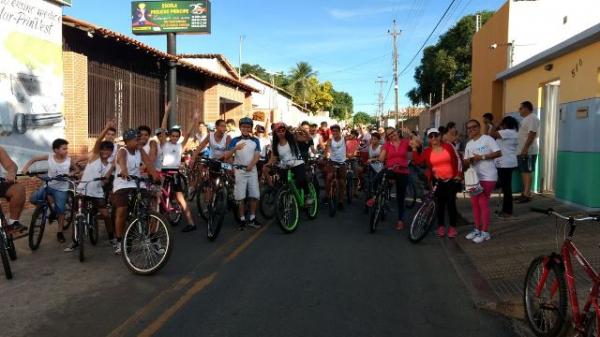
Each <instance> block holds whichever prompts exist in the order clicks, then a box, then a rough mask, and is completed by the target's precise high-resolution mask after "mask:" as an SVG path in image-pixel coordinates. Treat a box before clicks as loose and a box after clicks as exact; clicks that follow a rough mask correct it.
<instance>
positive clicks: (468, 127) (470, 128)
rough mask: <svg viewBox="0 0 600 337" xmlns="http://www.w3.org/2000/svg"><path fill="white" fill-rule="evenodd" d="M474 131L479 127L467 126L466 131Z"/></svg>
mask: <svg viewBox="0 0 600 337" xmlns="http://www.w3.org/2000/svg"><path fill="white" fill-rule="evenodd" d="M475 129H479V125H471V126H467V130H475Z"/></svg>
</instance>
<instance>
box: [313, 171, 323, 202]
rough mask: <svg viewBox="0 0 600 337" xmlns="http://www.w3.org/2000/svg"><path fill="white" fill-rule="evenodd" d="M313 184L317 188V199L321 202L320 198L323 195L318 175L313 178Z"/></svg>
mask: <svg viewBox="0 0 600 337" xmlns="http://www.w3.org/2000/svg"><path fill="white" fill-rule="evenodd" d="M312 184H313V186H314V187H315V192H316V194H317V195H316V198H317V200H320V199H319V197H320V194H321V185H320V183H319V178H318V177H317V175H316V174H315V175H313V177H312Z"/></svg>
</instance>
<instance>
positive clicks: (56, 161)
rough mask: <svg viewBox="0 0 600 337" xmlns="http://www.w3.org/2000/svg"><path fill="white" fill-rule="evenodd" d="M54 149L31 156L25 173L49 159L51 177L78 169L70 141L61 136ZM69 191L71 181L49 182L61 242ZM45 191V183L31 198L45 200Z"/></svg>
mask: <svg viewBox="0 0 600 337" xmlns="http://www.w3.org/2000/svg"><path fill="white" fill-rule="evenodd" d="M52 151H53V152H52V153H50V154H45V155H41V156H37V157H33V158H31V159H30V160H29V161H28V162H27V164H25V166H23V174H27V173H28V172H29V168H30V167H31V165H32V164H34V163H37V162H40V161H47V165H48V177H50V178H53V177H56V176H59V175H63V174H66V175H69V174H70V173H71V171H77V167H76V165H75V163H76V160H74V159H73V160H71V157H69V142H68V141H66V140H64V139H61V138H58V139H55V140H54V141H53V142H52ZM68 191H69V183H68V182H66V181H57V180H53V181H51V182H49V183H48V190H47V192H48V195H47V197H50V198H49V199H51V200H50V205H51V207H50V209H51V210H54V214H55V215H56V216H57V218H58V228H57V233H56V238H57V240H58V241H59V242H60V243H63V242H65V236H64V234H63V227H64V225H65V211H66V205H67V199H68V193H69V192H68ZM45 193H46V191H45V185H43V186H42V187H41V188H40V189H38V190H37V191H35V192H34V193H33V194H32V195H31V197H30V199H29V200H30V201H31V203H33V204H36V203H40V202H43V201H44V195H45Z"/></svg>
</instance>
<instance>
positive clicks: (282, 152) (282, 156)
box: [277, 143, 304, 168]
mask: <svg viewBox="0 0 600 337" xmlns="http://www.w3.org/2000/svg"><path fill="white" fill-rule="evenodd" d="M277 151H278V152H279V167H281V168H288V167H296V166H298V165H302V164H304V161H303V160H302V159H298V157H296V156H294V153H293V152H292V148H291V147H290V143H285V145H280V144H277Z"/></svg>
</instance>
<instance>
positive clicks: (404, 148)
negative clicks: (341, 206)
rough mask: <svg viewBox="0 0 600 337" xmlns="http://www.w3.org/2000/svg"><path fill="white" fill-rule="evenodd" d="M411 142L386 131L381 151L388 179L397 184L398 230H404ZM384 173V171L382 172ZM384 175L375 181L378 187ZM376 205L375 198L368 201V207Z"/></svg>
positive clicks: (380, 158)
mask: <svg viewBox="0 0 600 337" xmlns="http://www.w3.org/2000/svg"><path fill="white" fill-rule="evenodd" d="M410 144H411V141H410V139H408V138H404V139H402V138H400V135H399V134H398V131H396V129H392V128H390V129H388V130H387V131H386V137H385V144H383V146H382V149H381V154H380V155H379V161H381V162H383V163H384V166H385V169H386V170H387V172H388V178H390V179H393V180H394V181H395V183H396V200H397V201H398V222H397V223H396V230H399V231H400V230H403V229H404V202H405V200H404V199H405V197H406V185H407V184H408V175H409V174H410V171H409V170H408V153H409V151H410V148H411V145H410ZM382 172H383V171H382ZM381 176H382V173H380V174H379V175H378V177H377V178H376V181H375V185H376V186H377V185H378V184H379V182H380V181H381ZM374 203H375V200H374V199H373V198H371V199H369V201H367V206H369V207H371V206H373V204H374Z"/></svg>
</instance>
